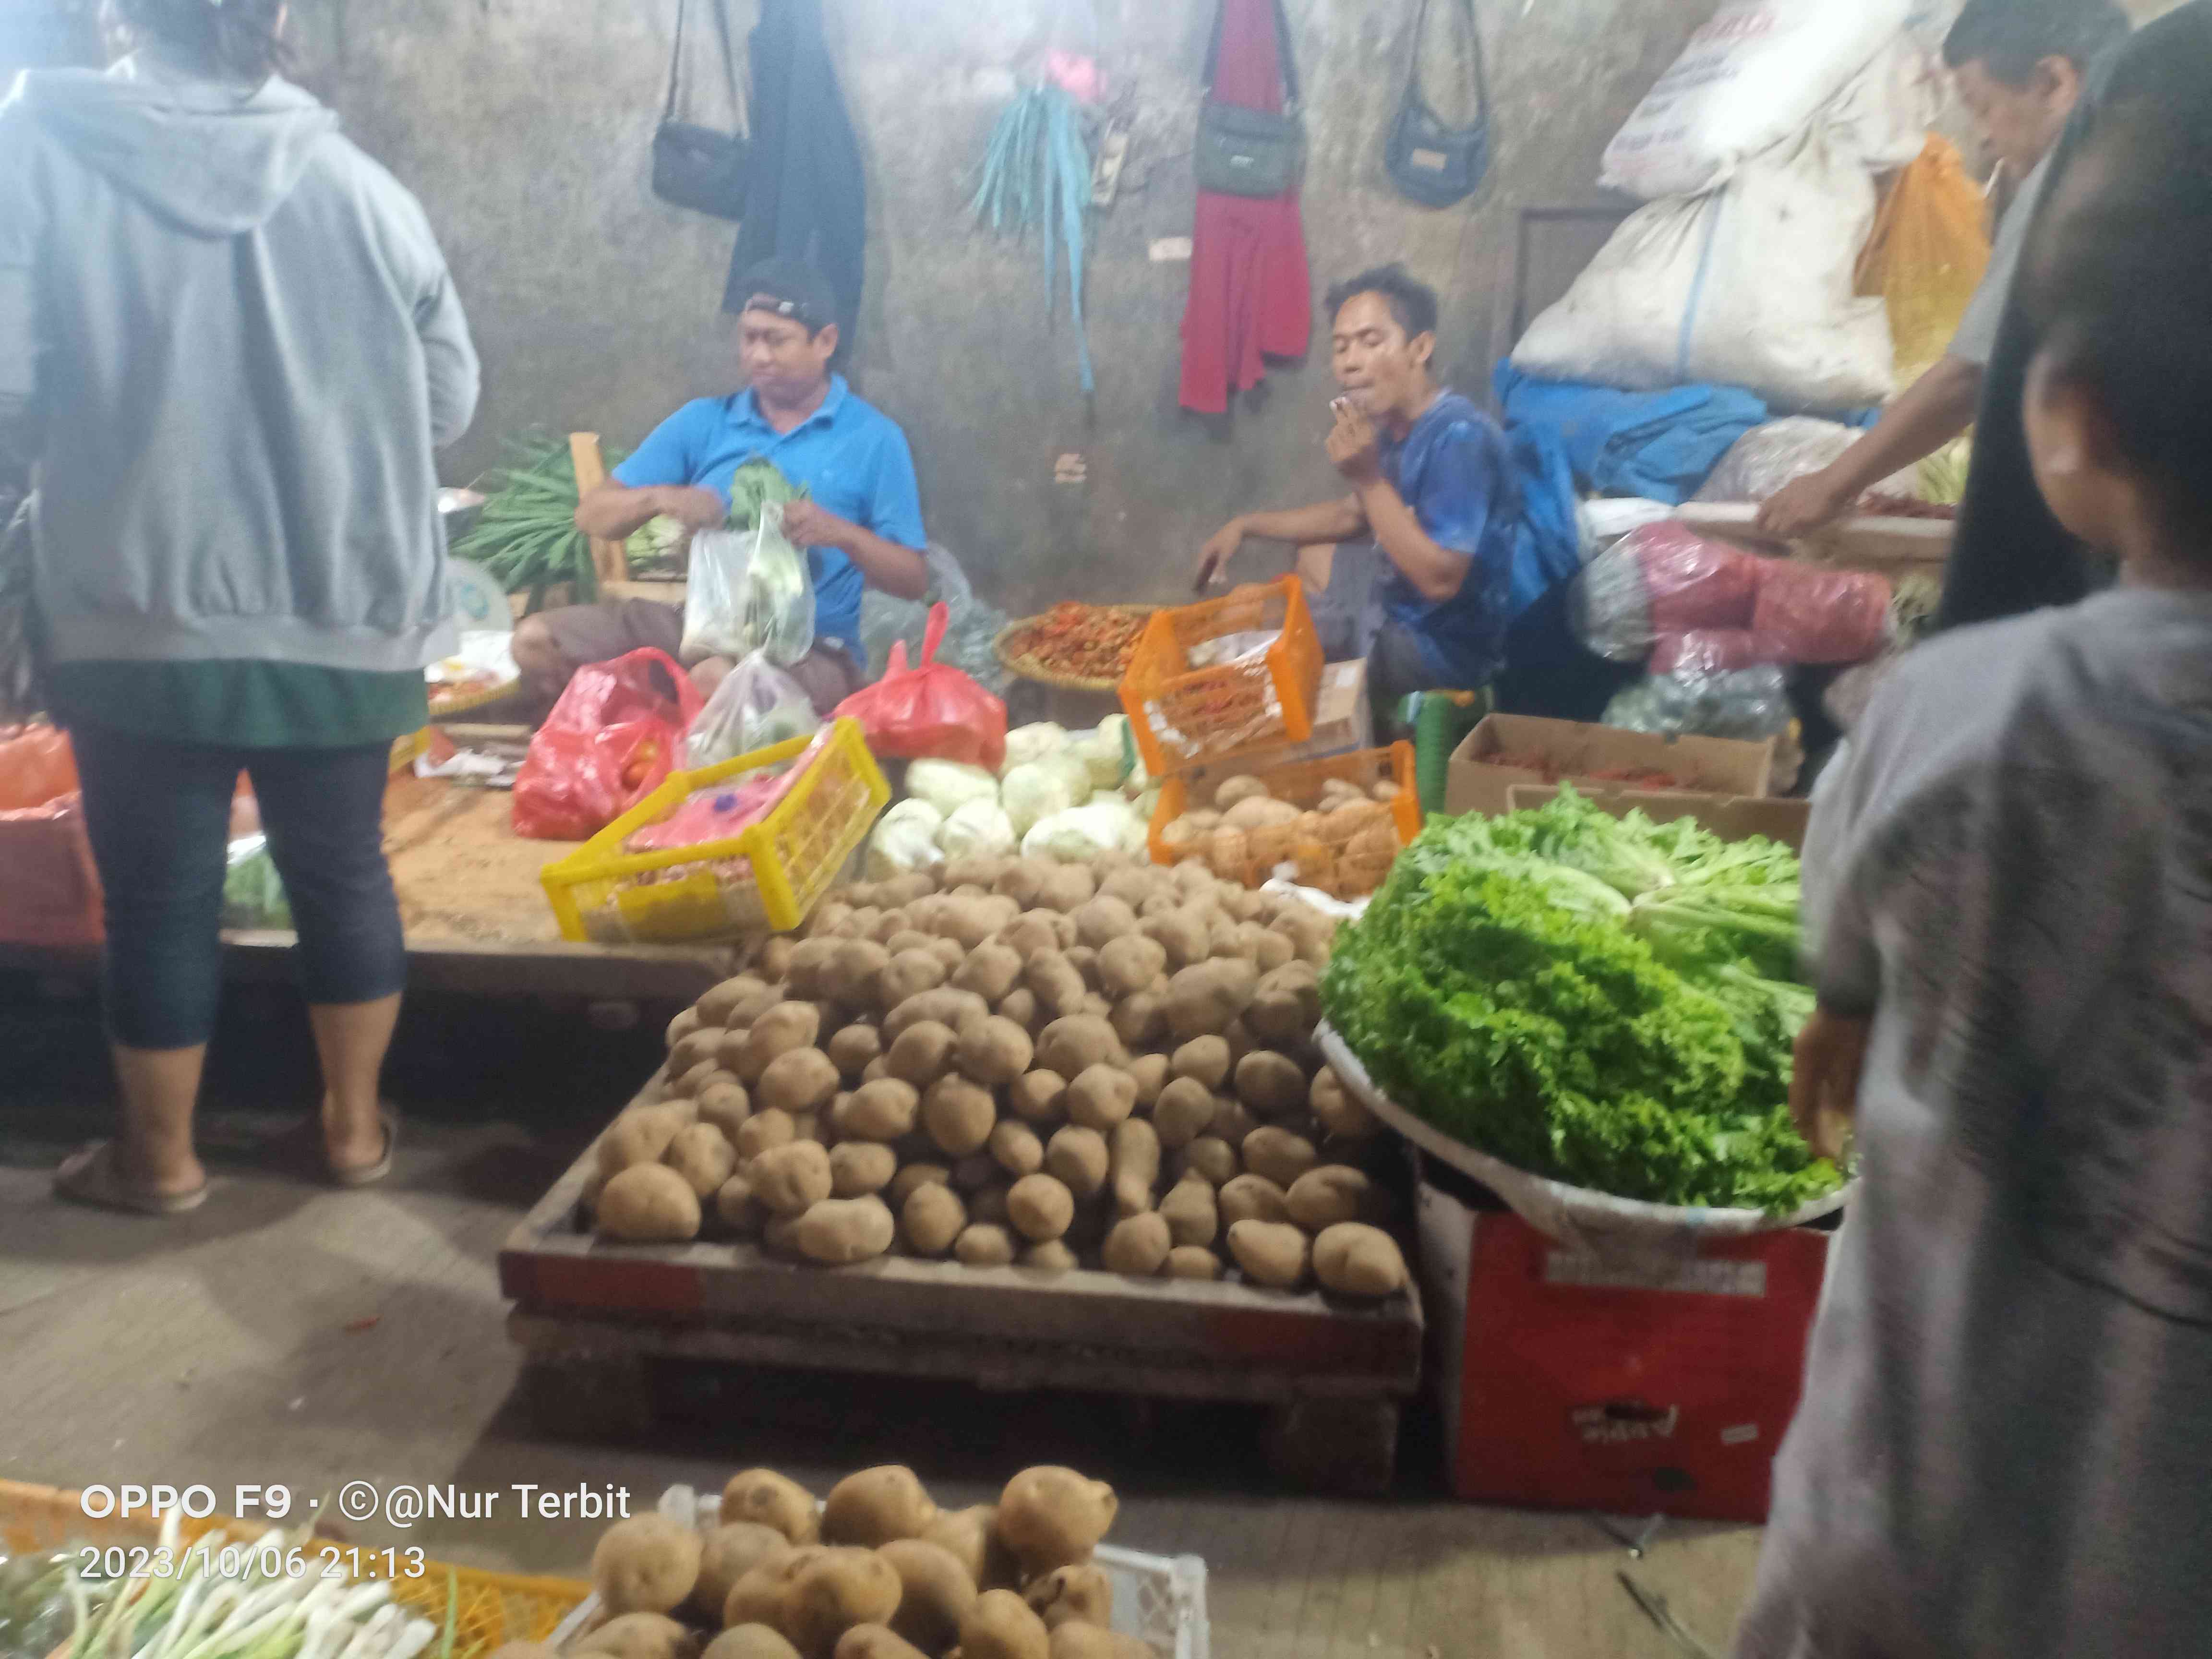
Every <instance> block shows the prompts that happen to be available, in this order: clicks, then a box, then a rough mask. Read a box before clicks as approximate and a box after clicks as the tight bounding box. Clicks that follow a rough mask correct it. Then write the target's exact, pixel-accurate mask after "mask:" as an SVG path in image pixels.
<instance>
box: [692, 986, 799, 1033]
mask: <svg viewBox="0 0 2212 1659" xmlns="http://www.w3.org/2000/svg"><path fill="white" fill-rule="evenodd" d="M776 977H779V976H778V975H769V976H768V978H763V977H762V976H761V975H758V974H739V975H736V976H735V977H734V978H732V979H726V980H724V981H722V982H721V983H720V984H719V985H715V986H711V987H708V989H707V990H706V991H704V992H703V993H702V994H701V995H700V998H699V1000H698V1001H696V1002H695V1003H693V1004H692V1005H691V1012H693V1013H695V1014H696V1015H697V1016H698V1018H699V1024H698V1029H701V1030H704V1029H705V1028H707V1027H708V1026H714V1025H727V1024H729V1023H730V1016H731V1015H732V1014H733V1013H735V1012H737V1011H738V1007H739V1006H740V1005H742V1004H744V1003H745V1002H747V1001H750V1000H751V999H753V998H755V997H757V996H758V995H759V994H761V993H762V992H763V991H765V990H767V989H768V988H769V981H770V980H773V979H775V978H776ZM754 1018H758V1015H757V1013H756V1015H755V1016H754ZM751 1023H752V1022H751V1021H750V1020H748V1021H746V1024H751Z"/></svg>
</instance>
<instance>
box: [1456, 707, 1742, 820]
mask: <svg viewBox="0 0 2212 1659" xmlns="http://www.w3.org/2000/svg"><path fill="white" fill-rule="evenodd" d="M1501 755H1526V756H1541V757H1543V758H1544V760H1545V761H1546V762H1547V763H1549V764H1550V766H1551V768H1552V770H1553V776H1550V777H1547V776H1546V775H1544V774H1543V773H1541V772H1539V771H1536V770H1534V769H1531V768H1528V767H1522V766H1504V765H1500V764H1498V762H1497V760H1496V758H1495V757H1498V756H1501ZM1773 770H1774V741H1773V739H1772V738H1769V739H1767V741H1765V743H1740V742H1737V741H1736V740H1735V739H1733V738H1659V737H1653V736H1652V735H1650V733H1649V732H1623V731H1621V730H1620V729H1619V728H1618V727H1615V726H1585V725H1583V724H1582V723H1581V722H1579V721H1576V720H1541V719H1539V718H1537V717H1536V716H1534V715H1533V714H1492V715H1491V716H1490V717H1489V718H1488V719H1486V720H1484V721H1483V722H1482V724H1481V725H1480V726H1476V727H1475V728H1474V731H1472V732H1468V735H1467V740H1466V741H1465V742H1464V743H1462V744H1460V746H1459V748H1458V749H1457V750H1455V751H1454V753H1453V755H1452V757H1451V763H1450V767H1449V771H1448V772H1447V774H1446V775H1445V785H1444V810H1445V811H1448V812H1452V813H1455V814H1456V813H1461V812H1480V813H1483V814H1484V815H1486V816H1491V817H1494V816H1496V815H1497V814H1498V813H1500V812H1506V811H1511V810H1512V809H1511V807H1510V805H1508V804H1507V801H1506V792H1507V791H1508V790H1510V789H1511V788H1513V787H1515V786H1516V784H1517V785H1522V786H1530V785H1533V786H1536V787H1546V786H1548V785H1551V784H1553V783H1556V782H1558V781H1560V780H1561V779H1564V780H1565V781H1567V782H1570V783H1572V784H1573V785H1574V786H1575V787H1577V788H1578V789H1583V790H1584V791H1585V793H1587V792H1588V791H1589V790H1592V789H1601V788H1605V787H1613V788H1615V789H1619V788H1621V787H1625V786H1623V785H1622V784H1621V783H1620V781H1619V780H1617V779H1616V780H1613V781H1612V782H1611V783H1610V786H1608V784H1607V781H1605V780H1601V779H1592V778H1590V777H1589V774H1590V773H1593V772H1613V773H1619V772H1627V771H1648V772H1664V773H1666V774H1668V775H1669V776H1672V777H1674V778H1676V779H1678V780H1680V782H1681V784H1682V786H1683V790H1682V793H1692V794H1700V795H1723V796H1725V795H1741V796H1745V797H1750V798H1754V799H1759V798H1764V797H1765V796H1766V795H1767V794H1768V793H1770V790H1769V787H1768V782H1769V780H1770V779H1771V776H1772V775H1773ZM1626 787H1632V786H1626Z"/></svg>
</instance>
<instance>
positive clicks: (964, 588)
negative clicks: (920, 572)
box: [860, 542, 1011, 697]
mask: <svg viewBox="0 0 2212 1659" xmlns="http://www.w3.org/2000/svg"><path fill="white" fill-rule="evenodd" d="M921 557H922V562H923V563H925V564H927V566H928V567H929V592H928V593H927V596H926V597H924V598H923V599H919V600H915V599H894V598H892V597H891V595H890V594H888V593H882V592H878V591H877V590H876V589H874V588H870V589H868V591H867V592H866V593H864V594H862V595H861V597H860V644H861V646H862V647H863V648H864V649H866V652H867V653H868V660H869V662H871V663H872V664H874V665H876V666H877V667H878V668H880V667H881V666H882V665H884V663H886V662H888V661H889V660H890V654H891V647H892V646H893V645H894V644H896V643H897V642H898V641H901V640H903V641H906V649H907V656H908V659H914V658H916V657H919V656H920V655H921V641H922V635H924V634H925V633H927V631H928V628H929V613H930V610H931V608H932V607H933V606H935V605H943V606H945V612H946V615H947V617H948V618H949V621H948V623H947V626H946V628H945V641H944V643H943V644H941V645H939V647H938V648H937V660H938V661H939V662H942V663H950V664H951V665H952V666H953V667H955V668H957V669H958V670H959V671H961V672H962V673H963V674H965V675H967V676H968V677H969V678H970V679H973V680H974V681H975V682H976V684H979V685H981V686H982V687H983V689H984V690H987V691H989V692H991V693H992V694H993V695H994V696H1001V697H1003V696H1006V684H1007V681H1008V680H1009V678H1011V676H1009V675H1008V674H1007V672H1006V668H1005V666H1004V665H1002V664H1001V663H1000V661H999V656H998V653H997V652H996V651H994V649H993V648H992V641H994V640H995V639H997V638H998V636H999V630H1000V629H1002V628H1004V627H1005V626H1006V612H1005V611H1001V610H1000V609H999V608H998V607H997V606H996V605H986V604H984V603H983V602H982V601H981V600H980V599H977V598H976V597H975V588H974V587H973V586H970V585H969V580H968V573H967V572H965V571H964V570H963V569H961V568H960V561H959V560H957V559H956V558H955V557H953V556H952V555H951V553H949V552H947V551H946V550H945V549H944V548H942V547H939V545H938V544H936V543H934V542H932V543H931V544H929V545H928V546H927V547H926V548H924V549H922V551H921Z"/></svg>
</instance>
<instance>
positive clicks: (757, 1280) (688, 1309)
mask: <svg viewBox="0 0 2212 1659" xmlns="http://www.w3.org/2000/svg"><path fill="white" fill-rule="evenodd" d="M658 1092H659V1091H658V1085H657V1083H656V1085H653V1086H652V1087H649V1088H648V1089H647V1091H646V1093H645V1094H644V1095H641V1097H640V1100H641V1101H645V1100H648V1099H652V1098H657V1097H658ZM591 1156H592V1155H591V1154H590V1153H588V1152H587V1153H586V1156H585V1157H584V1158H582V1159H580V1160H579V1161H578V1163H577V1164H575V1165H574V1167H573V1168H571V1169H570V1170H568V1173H567V1174H566V1175H564V1176H562V1178H561V1180H560V1181H559V1182H556V1183H555V1185H554V1187H553V1188H552V1190H551V1191H550V1192H549V1193H547V1194H546V1195H545V1196H544V1199H543V1200H540V1201H539V1203H538V1206H536V1207H535V1208H534V1209H532V1211H531V1212H530V1214H529V1215H528V1216H527V1217H526V1218H525V1219H524V1220H523V1222H522V1223H521V1225H520V1226H518V1227H517V1228H516V1229H515V1230H514V1231H513V1232H512V1233H511V1234H509V1235H508V1237H507V1243H506V1245H505V1247H504V1248H503V1249H501V1252H500V1257H499V1273H500V1288H501V1291H502V1292H503V1293H504V1294H505V1295H507V1297H510V1298H511V1299H512V1300H513V1302H514V1304H515V1306H514V1310H513V1313H512V1315H511V1316H510V1317H509V1320H508V1325H507V1329H508V1333H509V1334H510V1335H511V1336H512V1337H513V1340H514V1341H515V1342H516V1343H517V1344H518V1345H520V1346H521V1347H522V1348H524V1349H525V1350H526V1352H527V1353H528V1354H529V1356H530V1358H531V1363H532V1368H533V1369H534V1370H538V1371H540V1372H541V1373H542V1374H541V1376H539V1377H538V1379H536V1382H535V1383H534V1384H533V1385H532V1386H531V1387H530V1389H529V1390H528V1391H529V1393H530V1394H531V1395H532V1398H533V1400H534V1401H535V1402H536V1403H538V1405H540V1406H541V1407H545V1408H547V1409H548V1410H549V1411H550V1413H553V1414H554V1415H556V1416H557V1417H558V1419H560V1420H559V1421H549V1423H548V1426H549V1427H550V1428H554V1429H556V1431H567V1432H576V1431H586V1432H589V1431H610V1432H615V1433H623V1434H627V1433H634V1432H640V1431H643V1430H645V1429H646V1428H647V1427H648V1426H649V1425H647V1424H646V1423H642V1422H640V1421H637V1420H635V1413H637V1411H638V1410H639V1409H640V1407H639V1404H638V1402H641V1401H647V1400H648V1399H649V1397H650V1390H649V1389H646V1388H642V1387H640V1386H637V1376H638V1373H639V1372H640V1371H641V1370H642V1369H643V1368H644V1367H645V1366H646V1365H647V1364H649V1363H651V1362H656V1361H665V1360H688V1361H704V1362H708V1363H710V1364H717V1365H728V1366H731V1367H736V1368H742V1367H747V1366H758V1365H775V1366H790V1367H803V1368H807V1369H818V1370H844V1371H856V1372H863V1373H874V1374H878V1375H883V1376H910V1377H932V1378H944V1379H965V1380H967V1381H969V1382H972V1383H975V1384H976V1385H977V1386H978V1387H981V1388H983V1389H994V1390H1012V1389H1070V1390H1076V1391H1082V1392H1102V1391H1103V1392H1108V1393H1117V1394H1127V1395H1135V1396H1139V1397H1142V1398H1146V1399H1170V1400H1238V1401H1253V1402H1255V1403H1259V1404H1262V1405H1265V1406H1267V1407H1272V1408H1273V1413H1274V1417H1273V1432H1272V1434H1271V1436H1270V1445H1271V1453H1272V1455H1273V1461H1274V1462H1275V1464H1276V1467H1277V1468H1278V1469H1279V1471H1281V1472H1282V1473H1284V1474H1285V1475H1286V1476H1288V1477H1289V1478H1291V1479H1294V1480H1297V1481H1298V1482H1299V1483H1300V1484H1303V1485H1308V1486H1318V1487H1323V1488H1328V1489H1334V1490H1352V1491H1370V1490H1380V1489H1381V1488H1383V1487H1384V1486H1388V1485H1389V1480H1390V1476H1391V1473H1392V1468H1393V1463H1394V1460H1395V1444H1396V1438H1397V1427H1398V1418H1399V1409H1400V1403H1401V1401H1402V1400H1403V1399H1404V1398H1405V1397H1406V1396H1407V1395H1410V1394H1412V1393H1413V1390H1414V1389H1415V1388H1416V1387H1417V1386H1418V1385H1419V1380H1420V1365H1421V1352H1422V1344H1423V1336H1424V1322H1423V1319H1422V1315H1421V1306H1420V1302H1419V1297H1418V1294H1409V1295H1408V1296H1407V1297H1401V1298H1398V1299H1397V1300H1395V1301H1394V1302H1393V1303H1391V1304H1386V1305H1385V1306H1383V1307H1381V1308H1368V1307H1358V1306H1354V1305H1352V1304H1346V1303H1340V1302H1335V1301H1333V1300H1331V1299H1329V1298H1328V1297H1323V1296H1322V1295H1321V1294H1320V1293H1319V1292H1317V1291H1316V1292H1305V1293H1301V1294H1295V1295H1294V1294H1291V1293H1287V1292H1284V1291H1267V1290H1261V1289H1259V1288H1257V1287H1255V1286H1250V1285H1243V1284H1226V1283H1225V1284H1206V1283H1198V1282H1193V1281H1189V1280H1180V1279H1127V1278H1123V1277H1121V1276H1120V1275H1117V1274H1113V1273H1088V1272H1078V1273H1050V1274H1048V1273H1038V1272H1036V1271H1034V1270H1032V1269H1027V1268H1020V1267H989V1268H977V1267H962V1266H960V1265H958V1264H957V1263H952V1262H941V1261H917V1260H915V1259H913V1258H910V1257H902V1256H886V1257H883V1258H880V1259H878V1260H877V1261H870V1262H865V1263H862V1264H860V1265H859V1266H857V1267H840V1268H834V1269H833V1268H823V1267H809V1266H805V1265H803V1264H799V1263H795V1262H791V1261H781V1260H779V1259H778V1258H776V1257H775V1256H772V1255H768V1254H767V1253H766V1252H764V1251H763V1250H762V1249H758V1248H757V1247H756V1246H754V1245H751V1244H748V1243H690V1244H678V1245H609V1244H603V1243H599V1242H598V1241H596V1240H594V1239H593V1238H592V1236H591V1235H590V1234H589V1233H588V1232H586V1231H584V1230H583V1227H582V1225H581V1221H580V1204H581V1200H582V1196H583V1194H584V1191H585V1188H586V1184H587V1182H589V1180H590V1178H591V1175H592V1168H591Z"/></svg>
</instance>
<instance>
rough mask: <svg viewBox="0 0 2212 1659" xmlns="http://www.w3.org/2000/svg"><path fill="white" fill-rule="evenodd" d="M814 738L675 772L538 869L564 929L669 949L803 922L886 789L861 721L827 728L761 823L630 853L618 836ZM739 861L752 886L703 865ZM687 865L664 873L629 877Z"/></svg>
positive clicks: (606, 941)
mask: <svg viewBox="0 0 2212 1659" xmlns="http://www.w3.org/2000/svg"><path fill="white" fill-rule="evenodd" d="M813 741H814V739H813V738H792V739H791V740H790V741H789V742H787V743H780V744H775V745H774V746H773V747H770V748H767V749H757V750H754V751H753V752H752V753H751V754H750V755H740V756H738V757H737V758H736V759H735V760H728V761H724V762H722V763H720V765H717V766H709V767H706V768H703V769H701V770H699V771H696V772H678V773H675V774H673V775H671V776H670V778H669V780H668V781H667V782H665V783H664V784H662V785H661V786H660V787H659V788H658V789H656V790H654V791H653V793H651V794H649V795H647V797H646V798H645V799H643V800H641V801H640V802H639V803H638V804H637V805H635V806H634V807H632V808H631V809H630V810H629V811H627V812H625V813H623V815H622V817H618V818H617V819H616V820H615V821H614V822H613V823H611V824H609V825H608V826H607V827H606V828H605V829H602V830H600V831H599V834H598V835H596V836H592V838H591V840H589V841H587V842H585V843H584V844H583V846H581V847H580V848H577V850H576V851H574V853H571V854H569V855H568V857H566V858H564V859H557V860H555V861H554V862H552V863H551V864H549V865H547V866H545V868H544V871H543V872H541V873H540V875H539V880H540V881H542V882H543V883H544V886H545V896H546V897H547V898H549V899H550V900H551V901H552V903H553V914H554V915H555V917H556V918H557V919H558V920H559V921H560V924H561V934H562V938H564V939H577V940H581V941H586V942H588V943H592V944H598V945H636V944H645V945H671V944H678V943H681V942H682V941H684V940H686V939H715V938H720V937H725V936H726V935H729V934H732V933H761V932H777V933H780V932H782V931H783V930H785V929H787V928H792V927H798V926H799V923H800V922H802V921H805V919H806V913H807V912H808V911H809V910H811V909H812V908H814V902H815V900H817V899H818V898H820V897H821V896H822V895H823V892H824V891H826V890H828V888H829V884H830V883H831V882H832V881H833V880H835V879H836V875H837V872H838V870H839V869H840V868H841V867H842V866H843V864H844V862H845V860H847V859H848V858H850V857H851V856H852V854H853V849H854V848H856V847H858V846H859V845H860V842H862V840H864V839H865V838H866V836H867V833H868V829H869V826H870V825H872V824H873V823H875V821H876V817H877V814H878V813H880V812H881V811H883V810H884V805H886V804H887V803H888V802H889V801H890V798H891V791H890V784H888V783H887V782H885V781H884V775H883V770H882V769H881V768H880V767H878V765H877V764H876V760H875V757H874V756H872V755H871V754H870V753H869V752H868V745H867V741H866V738H863V737H862V736H861V732H860V722H859V721H858V720H839V721H837V722H836V725H835V726H833V727H832V728H831V732H830V736H829V741H828V742H827V743H826V744H823V748H822V750H821V752H820V753H819V754H817V756H816V757H814V760H813V762H812V763H811V765H809V766H808V767H807V769H806V770H805V774H804V775H802V776H801V777H800V778H799V781H797V782H795V783H794V784H793V785H792V787H791V790H790V793H787V794H786V795H785V796H784V798H783V799H781V800H780V801H778V802H777V803H776V805H775V810H774V811H771V812H769V815H768V816H767V817H764V818H763V819H762V820H761V821H760V822H759V823H756V824H754V825H752V826H751V827H750V829H746V830H744V832H743V833H742V834H740V835H737V836H731V837H730V838H729V839H727V840H726V841H713V842H701V843H700V844H699V845H698V846H696V847H675V848H666V849H665V850H663V851H660V852H653V853H629V852H625V851H623V843H624V842H627V841H628V840H629V837H630V836H632V835H634V834H635V833H636V832H637V831H638V830H640V829H644V828H645V827H646V826H647V825H648V824H653V823H659V822H660V820H661V819H663V818H665V817H667V816H668V815H669V814H670V813H671V812H673V811H675V810H676V809H677V808H678V806H680V805H683V804H684V801H685V800H686V799H689V798H690V795H691V794H692V793H693V792H694V791H695V790H699V789H704V788H708V787H711V786H713V785H714V784H717V783H720V782H721V781H723V780H724V779H726V778H733V777H736V776H737V775H738V774H740V773H744V772H750V771H754V770H756V769H758V768H761V767H763V766H773V765H775V764H776V763H778V762H781V761H787V760H791V759H793V758H795V757H798V756H799V755H801V754H803V753H805V750H806V747H807V745H808V744H811V743H812V742H813ZM732 860H743V861H744V863H745V865H746V866H748V868H749V870H750V874H751V877H752V879H751V880H750V882H730V881H726V880H725V879H723V878H720V877H719V876H717V875H716V874H715V872H714V871H712V870H710V869H708V868H707V867H705V866H708V864H711V863H725V862H729V861H732ZM686 865H696V866H700V867H699V868H697V869H693V870H687V871H685V872H684V874H682V875H679V876H676V877H673V878H670V879H668V880H665V881H658V882H652V883H647V884H638V883H637V880H636V878H638V877H640V876H647V875H651V874H653V873H654V872H658V871H664V870H673V869H676V868H678V866H686Z"/></svg>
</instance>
